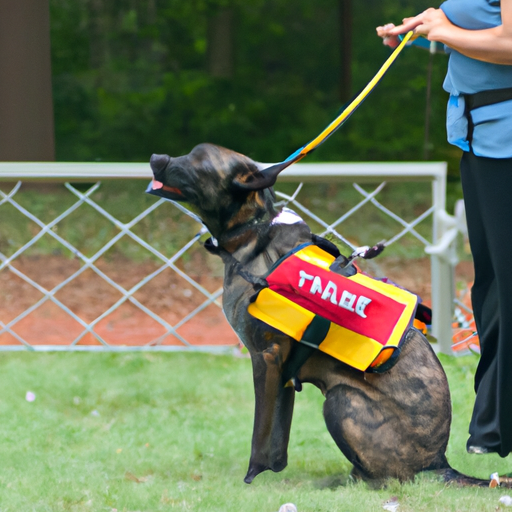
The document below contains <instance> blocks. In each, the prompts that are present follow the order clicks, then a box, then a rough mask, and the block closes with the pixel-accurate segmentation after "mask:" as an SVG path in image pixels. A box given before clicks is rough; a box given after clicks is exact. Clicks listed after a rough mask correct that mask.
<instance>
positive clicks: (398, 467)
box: [151, 144, 488, 485]
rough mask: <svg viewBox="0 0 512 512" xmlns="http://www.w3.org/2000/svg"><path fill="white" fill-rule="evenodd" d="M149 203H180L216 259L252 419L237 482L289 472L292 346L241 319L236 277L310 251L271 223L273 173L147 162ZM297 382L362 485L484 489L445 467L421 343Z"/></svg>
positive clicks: (438, 391) (439, 371)
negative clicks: (320, 409) (433, 475)
mask: <svg viewBox="0 0 512 512" xmlns="http://www.w3.org/2000/svg"><path fill="white" fill-rule="evenodd" d="M151 168H152V170H153V173H154V176H155V181H154V182H153V189H154V190H153V193H155V191H156V193H157V195H160V196H162V197H165V198H168V199H172V200H175V201H184V202H186V203H188V207H189V208H190V209H191V210H192V211H194V212H195V213H196V214H197V215H198V216H199V217H200V218H201V219H202V221H203V223H204V224H205V225H206V227H207V228H208V230H209V231H210V233H211V234H212V235H213V237H215V239H216V240H217V242H218V247H219V248H221V249H222V251H221V255H222V254H224V255H226V254H229V257H224V258H223V259H224V263H225V278H224V295H223V308H224V312H225V314H226V317H227V319H228V321H229V323H230V324H231V326H232V327H233V329H234V330H235V331H236V333H237V334H238V336H239V337H240V339H241V340H242V341H243V343H244V345H245V346H246V347H247V348H248V350H249V353H250V355H251V361H252V367H253V378H254V389H255V396H256V409H255V419H254V429H253V436H252V449H251V458H250V462H249V469H248V471H247V475H246V477H245V482H247V483H250V482H251V481H252V480H253V479H254V478H255V477H256V476H257V475H258V474H259V473H261V472H262V471H265V470H267V469H271V470H272V471H276V472H277V471H281V470H283V469H284V468H285V467H286V465H287V449H288V441H289V435H290V427H291V421H292V412H293V405H294V396H295V389H294V387H293V386H287V387H284V386H283V385H282V383H281V374H282V369H283V363H284V362H285V361H286V360H287V358H288V356H289V354H290V352H291V349H292V347H293V346H294V344H296V343H297V342H296V341H294V340H293V339H291V338H290V337H288V336H286V335H284V334H282V333H280V332H278V331H276V330H274V329H272V328H270V327H268V326H267V325H266V324H264V323H263V322H261V321H259V320H256V319H255V318H253V317H251V316H250V315H249V314H248V313H247V306H248V304H249V299H250V297H251V296H252V295H253V294H254V288H253V286H252V285H251V284H250V283H248V281H247V280H246V279H244V278H243V277H241V275H240V272H239V270H240V265H238V262H240V263H241V264H242V265H243V269H244V270H245V271H247V272H249V273H250V274H252V275H257V276H264V275H265V273H266V272H267V271H268V269H269V267H270V266H271V265H272V264H273V263H274V262H275V261H276V260H278V259H279V258H280V257H281V256H283V255H285V254H286V253H288V252H289V251H290V250H291V249H293V248H295V247H297V246H298V245H300V244H302V243H304V242H308V241H311V239H312V233H311V231H310V229H309V227H308V226H307V225H306V224H305V223H304V222H297V223H294V224H285V223H280V222H275V219H276V217H277V215H278V212H277V211H276V210H275V209H274V194H273V191H272V189H271V186H272V185H273V184H274V182H275V180H276V177H277V174H278V172H279V171H280V169H279V168H277V169H276V168H275V167H274V168H271V169H270V170H268V169H265V168H264V166H263V165H262V164H258V163H257V162H254V161H253V160H251V159H250V158H248V157H246V156H244V155H241V154H239V153H236V152H234V151H230V150H228V149H224V148H221V147H218V146H214V145H211V144H201V145H199V146H196V147H195V148H194V149H193V150H192V151H191V153H190V154H189V155H185V156H181V157H178V158H171V157H169V156H167V155H153V156H152V157H151ZM297 377H298V380H299V381H301V382H307V383H311V384H313V385H315V386H316V387H318V388H319V389H320V391H321V392H322V393H323V395H324V396H325V402H324V417H325V422H326V425H327V428H328V430H329V432H330V434H331V435H332V437H333V439H334V441H335V442H336V444H337V445H338V447H339V448H340V450H341V451H342V452H343V454H344V455H345V457H347V459H348V460H349V461H350V462H351V463H352V464H353V466H354V468H353V475H354V476H355V477H359V478H363V479H365V480H367V481H373V482H382V481H384V480H385V479H387V478H390V477H391V478H397V479H399V480H400V481H406V480H410V479H412V478H413V477H414V475H416V474H417V473H418V472H420V471H424V470H438V471H439V472H441V473H443V475H444V476H445V478H446V479H447V480H457V481H459V482H461V483H465V484H485V485H488V481H487V482H484V481H479V480H476V479H472V478H470V477H465V476H463V475H461V474H460V473H458V472H456V471H455V470H452V469H451V468H450V466H449V464H448V462H447V460H446V456H445V450H446V446H447V443H448V437H449V433H450V423H451V403H450V394H449V390H448V382H447V380H446V376H445V373H444V371H443V368H442V366H441V364H440V362H439V360H438V359H437V357H436V355H435V354H434V351H433V350H432V348H431V346H430V344H429V342H428V341H427V340H426V339H425V337H424V336H423V335H422V334H421V333H420V332H418V331H417V330H415V329H410V331H409V332H408V333H407V334H406V339H405V341H404V343H403V348H402V352H401V355H400V357H399V358H398V362H397V363H396V365H395V366H394V367H393V368H392V369H390V370H389V371H387V372H385V373H382V374H376V373H363V372H361V371H358V370H355V369H353V368H350V367H349V366H347V365H345V364H343V363H341V362H339V361H337V360H336V359H334V358H332V357H330V356H328V355H327V354H324V353H322V352H320V351H315V353H314V354H313V356H311V357H310V358H309V359H308V360H307V361H306V363H305V364H304V365H303V366H302V367H301V369H300V371H299V373H298V375H297Z"/></svg>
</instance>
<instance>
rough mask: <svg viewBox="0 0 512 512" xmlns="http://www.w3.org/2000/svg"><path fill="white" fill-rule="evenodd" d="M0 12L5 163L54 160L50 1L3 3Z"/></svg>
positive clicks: (0, 151) (0, 148) (0, 136)
mask: <svg viewBox="0 0 512 512" xmlns="http://www.w3.org/2000/svg"><path fill="white" fill-rule="evenodd" d="M0 13H1V15H0V160H14V161H16V160H17V161H33V160H53V159H54V153H55V150H54V129H53V103H52V85H51V60H50V20H49V0H16V1H12V0H0Z"/></svg>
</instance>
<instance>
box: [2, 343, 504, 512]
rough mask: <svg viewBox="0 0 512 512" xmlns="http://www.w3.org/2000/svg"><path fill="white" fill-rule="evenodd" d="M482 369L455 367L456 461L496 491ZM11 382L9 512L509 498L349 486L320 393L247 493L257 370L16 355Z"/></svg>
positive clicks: (341, 508)
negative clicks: (475, 432) (483, 418)
mask: <svg viewBox="0 0 512 512" xmlns="http://www.w3.org/2000/svg"><path fill="white" fill-rule="evenodd" d="M475 363H476V358H475V357H474V356H468V357H465V358H461V359H454V358H448V357H445V358H443V364H444V366H445V368H446V370H447V373H448V377H449V379H450V383H451V385H452V399H453V403H454V413H455V418H454V419H455V421H454V428H453V432H452V438H451V441H450V445H449V450H448V456H449V459H450V462H451V464H452V465H453V466H454V467H456V468H458V469H461V470H464V472H466V473H469V474H473V475H478V476H480V477H482V478H487V477H488V476H489V474H490V473H491V472H493V471H499V472H501V473H503V472H504V471H506V460H505V461H503V460H499V458H498V457H497V456H496V457H494V456H485V457H475V456H470V455H467V454H466V453H465V452H464V446H465V440H466V436H467V423H468V421H469V414H470V408H471V404H472V400H473V391H472V376H473V374H474V369H475ZM199 368H200V371H198V369H199ZM0 369H1V371H0V387H1V389H3V390H5V392H4V393H3V394H2V397H1V399H0V418H1V420H2V421H1V422H0V437H1V440H2V442H1V443H0V458H1V460H2V464H1V466H0V489H1V504H0V507H1V510H2V511H13V510H37V511H38V512H44V511H52V512H60V511H73V512H80V511H90V510H106V511H113V510H117V511H119V512H121V511H124V512H128V511H132V512H133V511H136V510H137V511H140V512H146V511H147V512H150V511H151V512H156V511H163V510H180V511H185V510H197V511H201V512H203V511H205V512H208V511H210V512H212V511H215V512H217V511H218V512H226V511H240V510H244V511H247V512H275V511H276V510H277V509H278V508H279V506H280V505H281V504H283V503H286V502H293V503H295V504H296V505H297V508H298V510H299V511H300V512H313V511H315V512H322V511H325V512H328V511H333V510H336V511H338V512H353V511H354V510H382V504H383V502H384V501H385V500H387V499H389V498H390V497H391V496H393V495H394V496H397V497H398V500H399V503H400V510H401V511H404V512H410V511H414V512H423V511H425V512H427V511H428V512H435V511H448V510H450V511H458V512H473V511H474V510H479V511H482V512H485V511H489V512H491V511H494V510H496V509H497V507H498V505H499V502H498V500H499V498H500V496H502V495H503V494H504V492H503V491H500V490H499V489H485V488H484V489H474V488H464V489H461V488H457V487H456V486H448V487H447V486H446V485H445V484H444V483H442V482H440V481H439V480H438V479H437V477H436V476H435V475H432V474H424V475H420V476H418V478H417V479H416V481H415V482H413V483H409V484H404V485H399V484H398V483H397V482H393V481H392V482H390V483H389V485H388V487H387V488H385V489H381V490H371V489H369V488H368V487H367V486H366V485H365V484H363V483H351V482H347V480H348V474H349V471H350V464H349V463H348V461H347V460H346V459H345V458H344V457H343V456H342V455H341V453H340V452H339V450H338V449H337V447H336V446H335V444H334V442H333V441H332V439H331V438H330V436H329V434H328V433H327V430H326V428H325V425H324V422H323V418H322V412H321V411H322V401H323V397H322V395H321V393H320V392H319V391H318V390H316V389H315V388H313V387H312V386H310V385H307V386H305V388H304V391H303V392H302V393H300V394H298V395H297V399H296V405H295V414H294V420H293V426H292V433H291V440H290V448H289V465H288V467H287V468H286V469H285V470H284V471H283V472H282V473H277V474H276V473H271V472H266V473H264V474H262V475H260V476H258V477H257V479H256V480H255V481H254V482H253V483H252V484H251V485H250V486H248V485H246V484H244V483H243V477H244V475H245V471H246V469H247V462H248V457H249V453H250V436H251V428H252V419H253V418H252V415H253V407H254V403H253V391H252V378H251V365H250V361H249V360H248V359H238V358H234V357H231V356H211V355H205V354H183V353H182V354H164V353H154V352H153V353H149V352H147V353H128V354H106V353H103V354H84V353H82V354H80V353H74V354H62V353H47V354H41V353H38V354H37V353H30V352H22V353H6V354H4V355H3V356H2V358H1V360H0ZM27 391H31V392H33V393H35V401H33V402H29V401H26V399H25V396H26V393H27ZM343 482H345V483H344V485H340V484H342V483H343ZM505 493H506V492H505Z"/></svg>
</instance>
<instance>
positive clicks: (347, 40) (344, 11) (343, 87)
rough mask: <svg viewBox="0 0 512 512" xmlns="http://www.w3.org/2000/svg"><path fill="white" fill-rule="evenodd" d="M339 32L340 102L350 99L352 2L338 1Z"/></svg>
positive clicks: (348, 0)
mask: <svg viewBox="0 0 512 512" xmlns="http://www.w3.org/2000/svg"><path fill="white" fill-rule="evenodd" d="M338 2H339V20H340V23H339V30H340V100H341V101H342V103H346V102H347V101H349V100H350V98H351V97H352V0H338Z"/></svg>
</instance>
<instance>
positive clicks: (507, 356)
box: [460, 152, 512, 457]
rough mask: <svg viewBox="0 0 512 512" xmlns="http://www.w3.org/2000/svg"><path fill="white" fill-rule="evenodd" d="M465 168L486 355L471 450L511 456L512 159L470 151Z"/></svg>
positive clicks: (477, 311) (476, 304) (475, 294)
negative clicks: (485, 449) (483, 450)
mask: <svg viewBox="0 0 512 512" xmlns="http://www.w3.org/2000/svg"><path fill="white" fill-rule="evenodd" d="M460 167H461V178H462V187H463V191H464V202H465V205H466V217H467V223H468V231H469V243H470V246H471V252H472V254H473V259H474V265H475V282H474V285H473V288H472V290H471V299H472V303H473V311H474V315H475V321H476V327H477V330H478V334H479V338H480V348H481V352H482V353H481V358H480V362H479V364H478V368H477V371H476V375H475V391H476V399H475V407H474V410H473V417H472V419H471V424H470V426H469V433H470V438H469V441H468V446H470V445H473V446H481V447H484V448H487V449H489V450H492V451H495V452H497V453H499V455H501V456H502V457H506V456H507V455H508V454H509V453H510V452H511V451H512V158H507V159H494V158H484V157H477V156H475V155H474V154H472V153H466V152H465V153H464V154H463V157H462V160H461V166H460Z"/></svg>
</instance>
